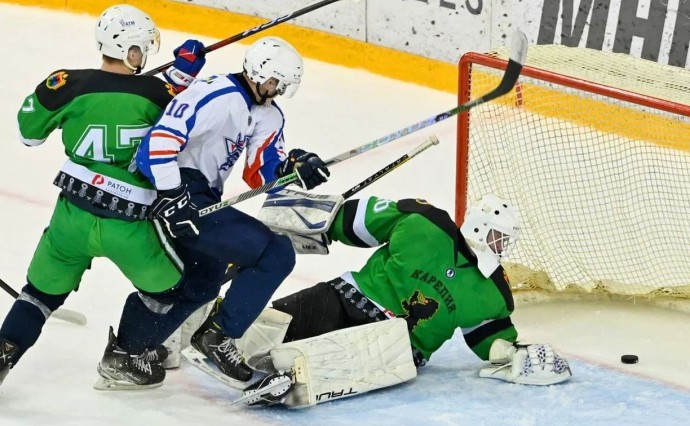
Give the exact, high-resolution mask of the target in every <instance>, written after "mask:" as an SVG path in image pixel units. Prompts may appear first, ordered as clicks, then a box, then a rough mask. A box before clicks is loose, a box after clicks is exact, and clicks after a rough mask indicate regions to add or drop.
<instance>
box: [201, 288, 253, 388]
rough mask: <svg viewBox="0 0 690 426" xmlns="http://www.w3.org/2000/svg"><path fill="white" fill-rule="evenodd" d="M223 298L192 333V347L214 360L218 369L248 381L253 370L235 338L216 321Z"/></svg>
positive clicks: (233, 377)
mask: <svg viewBox="0 0 690 426" xmlns="http://www.w3.org/2000/svg"><path fill="white" fill-rule="evenodd" d="M222 302H223V299H222V298H218V299H217V300H216V303H215V304H214V305H213V309H211V313H210V314H209V315H208V318H206V321H204V323H203V324H201V327H199V329H198V330H197V331H196V333H194V335H192V339H191V343H192V347H193V348H194V349H196V350H197V351H199V352H201V353H202V354H204V355H205V356H206V358H208V359H210V360H212V361H213V363H214V364H215V365H216V366H217V367H218V369H219V370H220V371H221V372H222V373H223V374H225V375H226V376H229V377H230V378H232V379H234V380H238V381H240V382H246V381H248V380H249V379H251V378H252V374H253V372H254V370H252V369H251V368H250V367H249V366H248V365H247V364H246V363H245V361H244V358H243V357H242V355H241V354H240V353H239V351H238V350H237V348H236V347H235V340H234V339H232V338H230V337H227V336H226V335H225V334H224V333H223V330H221V329H220V327H219V326H218V324H216V323H215V322H214V318H215V317H216V314H217V313H218V312H219V311H220V304H221V303H222Z"/></svg>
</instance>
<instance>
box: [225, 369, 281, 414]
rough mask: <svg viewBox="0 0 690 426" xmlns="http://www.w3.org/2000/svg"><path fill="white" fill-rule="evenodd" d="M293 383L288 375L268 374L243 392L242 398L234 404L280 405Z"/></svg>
mask: <svg viewBox="0 0 690 426" xmlns="http://www.w3.org/2000/svg"><path fill="white" fill-rule="evenodd" d="M292 386H293V381H292V377H291V374H289V373H275V374H269V375H268V376H266V377H264V378H263V379H261V380H258V381H257V382H256V383H253V384H251V385H249V386H247V388H246V389H245V390H244V392H243V393H242V397H241V398H240V399H238V400H236V401H234V404H239V403H243V404H245V405H249V406H267V405H276V404H282V403H283V402H284V401H285V399H286V398H287V396H288V393H290V391H291V390H292Z"/></svg>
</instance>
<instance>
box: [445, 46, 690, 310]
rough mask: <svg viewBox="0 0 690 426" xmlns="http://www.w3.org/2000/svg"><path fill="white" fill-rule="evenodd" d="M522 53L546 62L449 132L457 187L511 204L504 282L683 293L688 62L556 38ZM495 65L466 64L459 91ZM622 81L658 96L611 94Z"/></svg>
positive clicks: (489, 82) (688, 244) (687, 238)
mask: <svg viewBox="0 0 690 426" xmlns="http://www.w3.org/2000/svg"><path fill="white" fill-rule="evenodd" d="M492 56H498V57H501V58H506V57H507V55H506V54H505V53H503V52H499V53H497V54H494V55H492ZM477 62H479V61H477ZM527 65H528V67H529V68H534V69H538V70H544V71H548V74H543V73H542V72H530V69H529V68H526V69H525V70H524V72H523V75H522V76H521V77H520V82H519V83H518V87H517V90H514V91H513V92H512V93H511V94H510V95H508V96H505V97H503V98H501V99H499V100H497V101H495V102H491V103H488V104H484V105H481V106H479V107H476V108H474V109H472V110H471V111H470V115H469V129H468V131H469V140H462V137H460V138H459V139H460V140H459V141H458V143H459V144H469V164H468V165H467V173H468V174H467V191H466V194H462V193H458V197H465V199H467V200H470V201H469V202H471V201H472V200H476V199H479V198H480V197H481V196H482V195H484V194H486V193H495V194H497V195H499V196H502V197H505V198H507V199H509V200H510V201H512V202H513V203H514V204H515V205H516V206H517V207H518V209H519V211H520V214H521V217H522V220H523V228H522V233H521V235H520V240H519V243H518V246H517V248H516V250H515V251H514V253H513V254H512V256H511V259H510V262H511V265H508V267H507V269H508V271H509V275H510V278H511V281H512V283H513V285H514V287H515V288H516V289H540V290H547V291H552V292H577V293H581V294H584V293H590V294H591V293H597V294H613V295H619V296H623V297H633V296H634V297H638V296H643V297H645V298H655V297H673V298H690V256H689V255H690V118H689V117H688V116H687V114H688V113H687V112H686V111H688V110H690V108H689V107H688V106H687V105H690V71H689V70H685V69H680V68H675V67H670V66H664V65H659V64H656V63H653V62H649V61H645V60H641V59H635V58H632V57H630V56H627V55H621V54H611V53H603V52H599V51H595V50H589V49H577V48H568V47H563V46H556V45H549V46H532V47H530V51H529V54H528V59H527ZM502 74H503V69H501V68H499V69H496V68H492V67H490V66H485V65H481V64H479V63H474V64H472V67H471V73H469V74H468V75H466V76H464V78H469V79H470V80H469V81H470V88H471V90H470V93H471V95H470V99H474V98H476V97H478V96H481V95H482V94H484V93H487V92H488V91H489V90H490V89H492V88H493V87H495V86H496V85H497V84H498V81H499V80H500V78H501V76H502ZM530 75H533V76H530ZM562 75H565V76H571V77H575V78H577V79H581V80H585V81H591V82H594V83H597V84H605V85H608V86H610V87H611V88H615V89H611V90H610V91H609V93H604V94H597V93H594V92H592V91H590V90H588V89H586V88H584V86H586V84H584V85H583V84H578V82H570V83H569V82H568V80H572V79H566V78H562V77H561V76H562ZM536 76H538V77H536ZM546 80H551V82H548V81H546ZM571 85H572V86H576V87H569V86H571ZM597 91H599V90H598V89H597ZM604 92H606V90H605V88H604ZM626 92H634V93H639V94H644V95H647V96H653V97H655V98H659V99H649V98H648V99H647V100H645V101H643V103H645V104H646V105H644V106H643V105H641V104H640V103H637V101H632V100H626V101H623V100H618V99H615V98H614V93H619V94H623V96H622V97H624V98H625V97H626V96H625V93H626ZM616 96H620V95H616ZM683 104H684V105H683ZM655 105H658V106H659V108H663V109H664V110H662V109H657V108H655ZM676 107H677V108H676ZM668 110H676V111H675V112H669V111H668ZM458 134H459V135H461V134H462V132H458Z"/></svg>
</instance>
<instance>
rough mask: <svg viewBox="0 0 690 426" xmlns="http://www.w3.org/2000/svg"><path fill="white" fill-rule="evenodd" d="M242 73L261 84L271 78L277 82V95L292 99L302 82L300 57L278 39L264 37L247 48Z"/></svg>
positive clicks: (289, 46)
mask: <svg viewBox="0 0 690 426" xmlns="http://www.w3.org/2000/svg"><path fill="white" fill-rule="evenodd" d="M244 71H245V72H246V73H247V75H248V76H249V78H250V79H251V80H252V81H253V82H255V83H257V84H262V83H264V82H265V81H266V80H268V79H269V78H271V77H273V78H275V79H277V80H278V82H279V83H278V86H277V87H276V90H277V92H278V94H279V95H284V96H285V97H288V98H290V97H292V96H293V95H294V94H295V92H297V89H298V88H299V84H300V82H301V81H302V73H303V72H304V65H303V61H302V56H300V54H299V53H298V52H297V50H295V48H294V47H292V46H291V45H290V43H288V42H287V41H285V40H283V39H282V38H279V37H264V38H261V39H259V40H258V41H256V42H255V43H254V44H252V45H251V46H249V48H248V49H247V53H246V54H245V56H244Z"/></svg>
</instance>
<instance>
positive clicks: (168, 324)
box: [117, 291, 217, 354]
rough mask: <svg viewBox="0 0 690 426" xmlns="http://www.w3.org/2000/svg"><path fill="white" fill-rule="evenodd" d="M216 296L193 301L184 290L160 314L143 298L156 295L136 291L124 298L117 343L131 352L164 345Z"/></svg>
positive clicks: (153, 297) (138, 352) (153, 298)
mask: <svg viewBox="0 0 690 426" xmlns="http://www.w3.org/2000/svg"><path fill="white" fill-rule="evenodd" d="M216 295H217V291H216V293H215V294H211V295H210V297H209V298H208V299H207V300H206V299H205V300H190V299H188V298H186V297H185V296H184V294H183V293H177V294H176V295H175V296H176V297H172V298H169V299H168V300H166V301H168V302H171V304H172V307H171V308H170V309H169V310H168V311H166V312H161V313H157V312H154V311H152V310H151V309H150V308H149V306H147V304H146V303H144V301H143V300H145V299H146V298H148V299H149V300H154V301H155V296H151V295H143V294H141V293H138V292H135V293H132V294H130V295H129V296H128V297H127V300H126V301H125V306H124V308H123V309H122V317H121V318H120V326H119V328H118V332H117V342H118V344H119V345H120V347H121V348H122V349H124V350H125V351H127V352H128V353H130V354H140V353H142V352H144V350H145V349H148V348H153V347H156V346H158V345H161V344H163V342H164V341H165V339H167V338H168V336H170V335H171V334H172V333H173V331H175V330H176V329H177V328H178V327H180V325H182V323H183V322H184V321H185V320H186V319H187V318H188V317H189V316H190V315H191V314H193V313H194V311H196V310H197V309H199V308H200V307H201V306H203V305H205V304H206V303H208V302H210V301H211V300H213V298H215V296H216Z"/></svg>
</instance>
